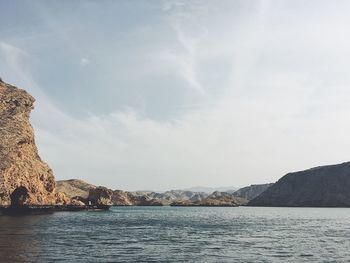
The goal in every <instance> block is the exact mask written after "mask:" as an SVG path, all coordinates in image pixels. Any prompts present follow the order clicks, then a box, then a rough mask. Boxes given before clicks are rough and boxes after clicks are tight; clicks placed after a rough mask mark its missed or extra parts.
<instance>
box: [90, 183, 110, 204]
mask: <svg viewBox="0 0 350 263" xmlns="http://www.w3.org/2000/svg"><path fill="white" fill-rule="evenodd" d="M112 196H113V191H112V190H110V189H108V188H106V187H102V186H99V187H96V188H92V189H90V190H89V196H88V201H89V202H91V204H92V205H96V206H101V205H107V206H111V205H113V203H112Z"/></svg>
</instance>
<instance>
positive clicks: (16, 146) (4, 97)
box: [0, 79, 66, 206]
mask: <svg viewBox="0 0 350 263" xmlns="http://www.w3.org/2000/svg"><path fill="white" fill-rule="evenodd" d="M34 101H35V100H34V98H33V97H32V96H30V95H29V94H28V93H27V92H26V91H24V90H21V89H18V88H16V87H13V86H11V85H9V84H6V83H4V82H3V81H1V79H0V206H8V205H11V204H12V205H49V204H57V203H62V204H64V203H65V202H66V198H65V197H64V195H62V194H56V193H55V178H54V176H53V172H52V170H51V169H50V167H49V166H48V165H47V164H46V163H45V162H43V161H42V160H41V159H40V156H39V155H38V150H37V147H36V145H35V140H34V131H33V128H32V126H31V125H30V123H29V115H30V112H31V110H32V109H33V103H34Z"/></svg>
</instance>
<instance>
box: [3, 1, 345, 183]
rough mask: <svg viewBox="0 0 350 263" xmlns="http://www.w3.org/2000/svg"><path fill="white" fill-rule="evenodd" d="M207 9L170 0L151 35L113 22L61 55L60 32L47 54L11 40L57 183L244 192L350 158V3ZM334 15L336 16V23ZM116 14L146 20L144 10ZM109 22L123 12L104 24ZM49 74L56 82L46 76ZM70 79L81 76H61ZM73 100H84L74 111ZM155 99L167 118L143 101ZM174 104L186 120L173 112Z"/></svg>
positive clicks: (6, 56) (11, 74)
mask: <svg viewBox="0 0 350 263" xmlns="http://www.w3.org/2000/svg"><path fill="white" fill-rule="evenodd" d="M168 3H170V4H168ZM173 3H174V4H173ZM198 3H200V5H199V4H198V5H197V2H188V1H175V2H168V1H167V2H166V4H165V6H163V7H164V8H160V9H161V10H160V11H159V12H162V13H159V14H158V13H157V19H155V20H152V19H154V13H152V15H153V16H152V19H149V18H145V17H143V18H142V19H144V21H142V22H143V23H142V26H144V24H145V23H146V22H148V23H149V25H148V27H147V30H144V31H142V34H141V33H140V35H138V32H139V31H133V33H132V34H130V32H129V31H128V30H129V28H126V29H124V31H125V32H124V31H122V30H121V29H120V30H119V31H117V33H115V32H114V31H113V30H114V26H115V25H117V24H118V23H117V22H116V21H114V22H115V23H113V30H111V31H110V32H114V34H111V35H108V37H106V39H98V40H96V42H98V45H97V44H96V43H93V44H94V45H92V46H89V43H90V42H89V41H86V39H90V38H91V37H92V36H94V35H93V34H101V35H105V34H102V33H105V32H102V33H101V32H100V31H97V32H95V31H92V29H91V28H88V30H86V31H84V30H80V29H81V28H79V30H78V32H79V34H73V33H72V39H70V38H69V37H67V36H66V35H65V36H63V40H62V42H63V43H66V42H69V43H68V44H69V47H71V48H69V53H68V55H67V53H65V52H64V51H67V50H65V49H64V48H62V49H64V50H61V53H60V55H62V56H58V58H57V57H55V56H54V55H55V54H52V50H51V48H50V47H51V46H50V43H51V44H52V45H54V44H55V43H54V41H53V40H51V42H50V39H48V42H47V46H48V52H47V53H39V51H38V50H36V49H34V50H35V51H36V52H31V51H30V50H31V48H33V47H35V46H36V45H35V44H36V43H35V42H22V41H24V40H23V39H21V40H20V41H19V42H18V43H20V44H21V45H17V44H15V41H14V42H11V41H4V40H3V41H2V42H1V43H0V74H1V77H2V78H3V79H4V80H5V81H8V82H10V83H13V84H16V85H18V86H20V87H21V88H25V89H27V90H28V91H30V92H31V93H33V95H34V96H35V97H36V98H37V103H36V109H35V111H34V112H33V117H32V120H33V123H34V126H35V129H36V131H37V135H38V136H37V140H38V144H39V149H40V152H41V154H42V156H43V158H44V159H45V160H47V161H48V162H49V163H50V165H51V166H52V167H53V168H54V170H55V173H56V176H57V178H81V179H85V180H88V181H91V182H93V183H95V184H105V185H109V186H111V187H114V188H126V189H137V188H142V189H146V188H147V189H160V188H161V189H166V188H180V187H188V186H192V185H208V186H209V185H215V186H220V185H238V186H239V185H245V184H250V183H259V182H261V183H263V182H269V181H274V180H276V179H278V178H279V177H280V176H281V175H283V174H284V173H285V172H288V171H291V170H297V169H302V168H307V167H311V166H313V165H319V164H323V163H332V162H339V161H343V160H344V161H345V160H348V159H349V154H348V148H349V146H350V145H349V143H347V141H348V139H347V138H348V134H349V132H350V124H349V123H348V122H346V120H347V118H348V116H349V114H350V108H349V106H348V105H349V99H348V98H349V97H350V90H349V89H348V87H349V85H350V78H349V77H348V74H347V72H346V69H347V68H348V67H349V66H350V65H349V60H346V59H344V58H346V57H347V55H348V53H349V46H350V45H349V44H350V38H349V37H348V36H347V35H346V34H344V32H346V30H347V29H346V25H347V24H348V22H349V18H348V16H347V12H345V11H344V10H346V9H349V6H348V5H347V4H344V6H343V7H342V8H340V7H339V6H338V7H335V6H333V7H330V6H329V5H327V4H325V3H324V2H322V4H319V5H317V6H309V7H308V6H306V7H305V6H302V5H300V6H299V5H298V4H295V6H294V5H293V6H292V7H291V6H289V5H290V4H289V3H287V2H278V4H276V2H272V3H269V2H268V1H267V2H263V1H261V2H260V1H257V2H247V1H219V2H213V1H200V2H198ZM96 8H99V7H98V4H94V6H93V8H91V10H93V11H94V12H93V14H96V13H95V11H96ZM100 8H101V9H100V10H99V11H100V12H101V14H103V15H101V16H100V18H101V17H105V12H106V10H105V9H104V7H103V6H102V5H101V7H100ZM291 8H292V9H293V10H294V11H293V12H290V10H291ZM305 8H306V9H307V8H311V9H312V12H311V11H310V10H308V9H307V10H306V9H305ZM43 10H44V9H43ZM87 10H88V9H87ZM101 10H102V11H101ZM44 11H45V10H44ZM44 11H43V12H44ZM65 11H66V10H65ZM107 11H108V10H107ZM309 11H310V12H309ZM152 12H155V11H154V10H153V9H152ZM44 13H45V12H44ZM62 13H63V14H64V15H69V14H67V12H62ZM140 13H142V14H144V12H140ZM52 14H53V13H52ZM291 14H294V15H296V16H297V18H298V19H296V17H295V16H294V15H291ZM85 16H86V15H84V17H85ZM74 17H75V16H74ZM78 17H79V16H78ZM84 17H83V16H82V17H80V18H79V19H83V18H84ZM114 17H115V16H113V18H114ZM325 17H328V18H332V19H328V20H327V21H328V22H327V25H324V24H322V21H324V18H325ZM50 19H51V17H50V16H49V15H46V16H45V21H46V22H45V23H48V24H49V28H50V31H51V29H52V30H57V31H59V32H62V31H61V30H62V29H61V28H60V27H59V25H60V22H59V21H61V20H58V22H57V21H56V22H55V21H47V20H50ZM95 19H96V18H95ZM111 19H112V16H111ZM115 19H124V20H123V21H124V22H125V21H129V22H130V21H133V22H134V24H133V25H134V26H135V24H137V21H139V19H140V18H138V19H137V21H136V19H135V18H131V17H128V18H125V17H124V18H123V17H122V18H121V17H119V16H116V18H115ZM132 19H135V21H134V20H132ZM100 20H101V19H99V21H97V20H96V21H93V22H94V24H95V23H97V24H98V23H99V22H100ZM118 21H119V20H118ZM155 21H157V22H155ZM159 21H162V22H163V24H162V23H159ZM129 22H128V23H125V25H127V26H130V24H132V23H129ZM83 24H84V23H81V25H83ZM106 25H107V27H108V26H111V25H110V20H108V21H106V24H104V27H102V26H101V28H103V30H105V29H106ZM320 25H322V27H321V26H320ZM83 29H84V28H83ZM95 30H96V29H95ZM82 32H87V33H86V34H85V35H84V34H83V33H82ZM91 32H93V33H91ZM160 32H161V33H160ZM320 32H322V34H320ZM91 34H92V35H91ZM56 37H60V36H56ZM118 37H119V38H118ZM12 39H15V38H12ZM33 39H34V38H33ZM33 39H30V41H33ZM140 39H142V41H140ZM136 40H137V41H136ZM26 41H29V40H26ZM40 43H41V44H43V43H42V42H40ZM45 43H46V42H45ZM81 43H83V44H81ZM95 44H96V45H95ZM20 46H21V48H20ZM63 46H64V45H63ZM64 47H65V46H64ZM41 48H42V46H41ZM56 48H59V45H57V46H56ZM86 50H88V51H90V50H94V51H95V53H93V56H92V55H91V54H92V53H89V52H86ZM87 54H88V55H89V56H87ZM90 55H91V57H90ZM46 57H48V58H49V59H48V60H43V59H44V58H46ZM53 58H54V59H56V63H51V59H53ZM90 59H91V61H93V63H91V64H89V61H90ZM33 61H36V62H35V63H37V64H40V63H43V64H42V65H41V67H39V66H37V65H36V64H35V63H33ZM48 61H49V63H48ZM107 62H108V63H107ZM79 63H80V64H79ZM87 64H89V67H86V68H85V69H84V70H81V68H80V66H83V65H87ZM95 64H96V65H97V66H96V65H95ZM74 67H76V68H77V69H78V70H75V68H74ZM47 68H49V70H48V71H44V70H45V69H47ZM79 69H80V70H79ZM88 70H89V72H90V70H91V71H92V70H95V71H94V74H91V75H89V76H87V75H86V71H88ZM43 72H45V74H47V75H48V77H47V78H46V79H48V80H49V81H46V82H45V83H46V85H47V86H45V85H42V83H43V81H38V79H41V80H42V78H40V75H41V74H44V73H43ZM79 74H81V75H79ZM84 74H85V75H84ZM57 75H59V77H60V78H56V79H55V80H52V81H51V79H52V78H54V77H55V76H57ZM116 75H117V76H116ZM72 76H73V77H72ZM68 77H70V80H71V82H64V81H62V79H66V78H68ZM154 79H155V80H156V81H154ZM50 81H51V82H50ZM39 83H40V84H39ZM91 83H92V84H91ZM184 83H185V86H186V87H187V89H184V87H183V86H182V85H183V84H184ZM169 87H171V88H169ZM101 94H103V95H101ZM122 96H124V97H123V98H128V100H127V99H125V100H122V101H120V100H118V99H119V97H122ZM91 97H92V98H91ZM188 97H189V98H188ZM139 98H140V100H139ZM64 99H71V101H72V102H71V105H73V106H71V105H70V106H71V107H70V108H69V107H65V105H64V106H62V105H63V104H62V103H59V102H60V100H64ZM88 99H89V101H92V103H87V104H84V106H82V103H83V102H85V100H88ZM107 101H108V102H110V104H109V105H108V106H109V107H105V105H106V104H107V103H106V102H107ZM135 101H136V103H135ZM139 101H141V102H142V103H141V102H140V103H139ZM174 101H175V103H174ZM132 102H133V103H134V104H132ZM155 102H160V103H159V105H160V106H159V105H158V108H157V107H155V110H156V111H157V112H159V113H160V114H161V115H162V118H161V120H158V119H156V118H155V117H154V116H153V115H152V114H145V112H144V111H143V107H144V105H141V104H146V106H148V107H153V106H154V105H153V104H154V103H155ZM170 103H173V105H175V106H176V107H178V108H181V109H182V110H181V114H178V115H176V116H175V117H174V116H169V115H167V114H165V113H163V111H164V108H165V107H166V106H167V105H168V104H170ZM91 104H93V105H92V106H94V107H91V108H88V109H86V108H85V107H86V105H87V106H91ZM114 104H115V105H116V106H118V107H111V105H112V106H114ZM131 105H133V106H131ZM184 105H196V107H184ZM100 108H104V111H102V110H101V111H98V110H94V109H100ZM91 109H93V110H91ZM78 111H79V114H78V113H77V112H78ZM81 112H83V113H81ZM87 112H88V114H87ZM325 149H326V150H325Z"/></svg>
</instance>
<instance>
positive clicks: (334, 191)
mask: <svg viewBox="0 0 350 263" xmlns="http://www.w3.org/2000/svg"><path fill="white" fill-rule="evenodd" d="M349 189H350V162H347V163H342V164H337V165H328V166H321V167H316V168H312V169H309V170H305V171H300V172H294V173H289V174H287V175H285V176H283V177H282V178H281V179H280V180H278V182H277V183H275V184H274V185H273V186H271V187H269V188H268V189H267V190H266V191H265V192H263V193H262V194H261V195H259V196H258V197H256V198H254V199H253V200H251V201H250V202H249V204H248V205H250V206H304V207H349V206H350V191H349Z"/></svg>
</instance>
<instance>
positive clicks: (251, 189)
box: [233, 184, 273, 200]
mask: <svg viewBox="0 0 350 263" xmlns="http://www.w3.org/2000/svg"><path fill="white" fill-rule="evenodd" d="M272 185H273V184H252V185H250V186H247V187H243V188H240V189H238V190H237V191H236V192H234V193H233V195H234V196H237V197H242V198H245V199H247V200H252V199H254V198H255V197H257V196H258V195H260V194H261V193H262V192H264V191H265V190H266V189H267V188H269V187H270V186H272Z"/></svg>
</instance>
